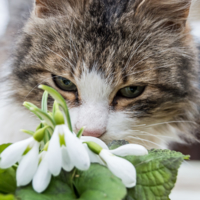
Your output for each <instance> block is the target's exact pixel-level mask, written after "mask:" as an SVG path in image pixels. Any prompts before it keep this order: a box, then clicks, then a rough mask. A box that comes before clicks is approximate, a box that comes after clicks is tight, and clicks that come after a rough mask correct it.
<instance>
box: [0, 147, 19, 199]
mask: <svg viewBox="0 0 200 200" xmlns="http://www.w3.org/2000/svg"><path fill="white" fill-rule="evenodd" d="M10 145H11V143H9V144H2V145H0V153H2V152H3V151H4V149H6V148H7V147H8V146H10ZM15 189H16V171H15V169H14V168H13V167H11V168H8V169H0V193H4V194H8V193H13V192H14V191H15ZM2 198H3V197H2ZM0 199H1V198H0Z"/></svg>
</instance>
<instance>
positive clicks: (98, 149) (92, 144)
mask: <svg viewBox="0 0 200 200" xmlns="http://www.w3.org/2000/svg"><path fill="white" fill-rule="evenodd" d="M84 143H86V144H87V146H88V147H89V149H90V150H91V151H93V152H94V153H96V154H100V153H101V151H102V149H103V148H102V147H101V146H100V145H98V144H97V143H95V142H91V141H89V142H84Z"/></svg>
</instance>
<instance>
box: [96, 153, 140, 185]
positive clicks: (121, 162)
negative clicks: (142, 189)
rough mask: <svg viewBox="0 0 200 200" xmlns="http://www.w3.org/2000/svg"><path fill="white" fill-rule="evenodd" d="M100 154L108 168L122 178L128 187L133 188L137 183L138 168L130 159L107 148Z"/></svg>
mask: <svg viewBox="0 0 200 200" xmlns="http://www.w3.org/2000/svg"><path fill="white" fill-rule="evenodd" d="M99 156H100V157H101V158H102V159H103V161H104V162H105V163H106V166H107V167H108V169H109V170H110V171H111V172H112V173H113V174H114V175H115V176H117V177H118V178H120V179H121V180H122V182H123V184H124V185H125V186H126V187H127V188H132V187H134V186H135V185H136V170H135V167H134V166H133V165H132V164H131V163H130V162H129V161H127V160H125V159H123V158H120V157H117V156H115V155H113V154H112V153H110V151H109V150H105V149H103V150H102V151H101V152H100V154H99Z"/></svg>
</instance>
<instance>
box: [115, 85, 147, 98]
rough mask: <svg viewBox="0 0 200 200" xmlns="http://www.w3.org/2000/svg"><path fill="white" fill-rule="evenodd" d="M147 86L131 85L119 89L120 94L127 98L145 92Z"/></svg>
mask: <svg viewBox="0 0 200 200" xmlns="http://www.w3.org/2000/svg"><path fill="white" fill-rule="evenodd" d="M144 89H145V86H129V87H125V88H122V89H121V90H119V92H118V95H120V96H122V97H125V98H136V97H138V96H140V95H141V94H142V93H143V92H144Z"/></svg>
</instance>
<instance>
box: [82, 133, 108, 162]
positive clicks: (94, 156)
mask: <svg viewBox="0 0 200 200" xmlns="http://www.w3.org/2000/svg"><path fill="white" fill-rule="evenodd" d="M80 139H81V141H82V142H83V143H84V142H95V143H96V144H98V145H100V146H101V147H102V148H103V149H107V150H108V146H107V145H106V144H105V143H104V142H103V141H102V140H100V139H98V138H96V137H91V136H82V137H81V138H80ZM84 146H85V148H86V150H87V152H88V155H89V157H90V162H91V163H99V164H101V165H105V164H104V162H103V161H102V160H101V158H100V157H99V155H98V154H96V153H94V152H93V151H91V150H90V148H88V146H87V144H86V143H85V144H84Z"/></svg>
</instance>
